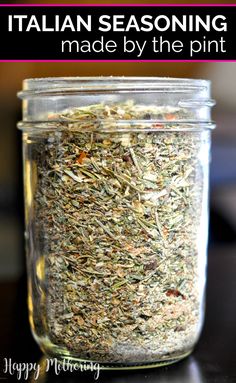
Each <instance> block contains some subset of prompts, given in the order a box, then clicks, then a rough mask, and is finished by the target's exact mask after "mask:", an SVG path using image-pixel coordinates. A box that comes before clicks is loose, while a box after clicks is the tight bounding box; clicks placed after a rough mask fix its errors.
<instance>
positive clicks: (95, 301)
mask: <svg viewBox="0 0 236 383" xmlns="http://www.w3.org/2000/svg"><path fill="white" fill-rule="evenodd" d="M180 113H181V115H180ZM184 113H185V114H186V116H184V115H183V114H184ZM180 119H181V120H183V119H185V120H186V121H187V120H190V119H191V116H190V115H189V112H184V111H183V109H181V110H180V109H179V108H178V107H168V106H160V107H158V106H155V105H149V106H148V105H141V104H134V103H132V102H131V101H128V102H125V103H116V104H115V103H114V104H96V105H89V106H84V107H77V108H75V107H73V108H71V109H67V110H65V111H64V112H63V113H61V114H60V115H52V116H51V120H52V121H54V120H57V123H56V126H57V129H56V131H53V130H52V131H49V132H47V133H45V132H44V133H41V137H40V138H39V141H40V144H39V143H38V142H37V143H36V145H35V149H34V150H35V154H34V161H35V165H36V166H35V169H36V168H37V184H36V186H35V187H36V191H35V195H34V209H35V217H36V221H35V232H36V241H40V243H42V244H43V245H42V246H43V251H42V253H43V258H42V257H41V258H40V259H39V263H38V267H37V268H38V270H41V271H38V273H39V274H40V273H44V274H45V276H44V278H43V279H42V286H41V288H42V290H45V294H42V296H43V297H44V298H43V299H42V300H41V303H40V304H41V306H42V307H41V313H43V314H42V315H43V321H42V322H43V324H44V326H45V329H44V330H45V332H46V333H47V334H48V338H49V341H50V342H52V343H53V344H54V345H56V346H58V347H59V346H60V347H61V348H62V349H64V350H66V352H67V354H68V352H69V355H71V356H77V357H78V356H79V358H81V359H90V360H94V361H99V362H104V363H115V362H117V363H129V362H131V363H132V362H135V363H142V362H144V361H145V362H147V361H149V362H152V361H153V362H154V361H161V360H165V359H170V356H171V357H172V358H173V357H175V356H176V357H177V356H179V355H183V354H184V353H185V352H187V351H189V349H191V348H192V347H193V345H194V343H195V342H196V338H197V337H198V334H199V330H200V329H199V327H200V326H199V323H200V321H201V318H200V310H201V299H202V295H201V294H202V291H201V289H200V287H199V274H200V271H199V268H200V266H199V260H198V257H199V254H198V252H199V249H198V245H199V244H198V239H199V238H198V235H199V233H198V228H199V225H200V221H201V214H202V213H201V211H202V194H203V193H202V189H203V180H202V170H201V169H202V168H201V164H200V159H199V150H200V144H201V141H200V133H199V132H197V131H191V130H190V131H181V129H179V125H178V123H176V122H175V121H178V120H180ZM117 120H119V122H118V121H117ZM121 120H122V122H120V121H121ZM135 120H137V121H139V123H138V125H135V124H134V121H135ZM140 120H145V123H144V122H143V123H141V122H140ZM155 121H157V122H155ZM162 121H163V124H162ZM173 124H174V125H173ZM173 126H174V128H175V130H173V129H172V130H171V128H173ZM182 126H183V125H182ZM147 127H148V129H147ZM163 127H164V128H165V131H163V130H161V129H163ZM168 129H169V131H168ZM178 129H179V130H178ZM38 137H39V136H38ZM35 139H36V138H35ZM42 228H43V229H42ZM42 233H43V234H42ZM42 236H43V238H42ZM42 270H43V271H42ZM45 283H46V287H45Z"/></svg>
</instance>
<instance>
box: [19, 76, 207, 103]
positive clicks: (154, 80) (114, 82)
mask: <svg viewBox="0 0 236 383" xmlns="http://www.w3.org/2000/svg"><path fill="white" fill-rule="evenodd" d="M210 85H211V81H209V80H203V79H191V78H174V77H149V76H146V77H135V76H127V77H126V76H95V77H42V78H28V79H25V80H24V81H23V90H22V91H20V92H19V93H18V97H19V98H21V99H24V98H28V97H32V96H34V95H48V94H59V93H75V92H76V93H83V92H85V93H86V92H94V93H101V92H165V93H192V92H206V91H208V90H209V88H210Z"/></svg>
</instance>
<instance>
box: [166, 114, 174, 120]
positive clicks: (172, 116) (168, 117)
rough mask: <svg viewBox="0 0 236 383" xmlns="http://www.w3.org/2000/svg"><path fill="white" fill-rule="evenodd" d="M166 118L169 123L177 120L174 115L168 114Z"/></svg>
mask: <svg viewBox="0 0 236 383" xmlns="http://www.w3.org/2000/svg"><path fill="white" fill-rule="evenodd" d="M165 118H166V119H167V120H168V121H171V120H175V115H174V114H173V113H168V114H166V115H165Z"/></svg>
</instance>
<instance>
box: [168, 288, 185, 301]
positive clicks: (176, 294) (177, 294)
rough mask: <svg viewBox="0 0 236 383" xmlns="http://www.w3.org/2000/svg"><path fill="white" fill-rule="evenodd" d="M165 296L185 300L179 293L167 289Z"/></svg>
mask: <svg viewBox="0 0 236 383" xmlns="http://www.w3.org/2000/svg"><path fill="white" fill-rule="evenodd" d="M166 295H167V296H168V297H171V296H172V297H182V298H183V299H186V298H185V296H184V295H183V294H181V292H180V291H178V290H176V289H169V290H167V291H166Z"/></svg>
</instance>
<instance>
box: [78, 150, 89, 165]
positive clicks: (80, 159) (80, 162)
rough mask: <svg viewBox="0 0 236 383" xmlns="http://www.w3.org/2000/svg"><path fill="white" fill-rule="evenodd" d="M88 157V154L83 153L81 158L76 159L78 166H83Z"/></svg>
mask: <svg viewBox="0 0 236 383" xmlns="http://www.w3.org/2000/svg"><path fill="white" fill-rule="evenodd" d="M86 157H87V153H86V152H81V153H80V155H79V157H77V158H76V162H77V163H78V164H82V163H83V160H84V159H85V158H86Z"/></svg>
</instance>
